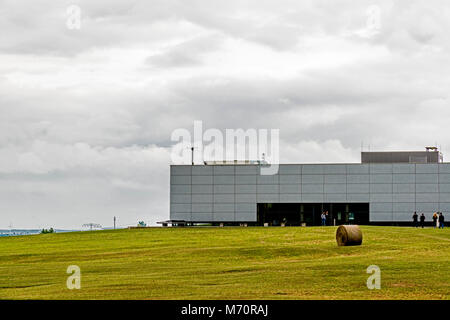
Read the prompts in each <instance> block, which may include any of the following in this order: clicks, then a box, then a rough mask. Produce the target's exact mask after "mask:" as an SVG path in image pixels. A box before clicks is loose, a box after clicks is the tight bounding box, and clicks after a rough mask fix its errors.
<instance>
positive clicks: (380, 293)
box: [0, 226, 450, 299]
mask: <svg viewBox="0 0 450 320" xmlns="http://www.w3.org/2000/svg"><path fill="white" fill-rule="evenodd" d="M361 228H362V231H363V235H364V240H363V244H362V246H358V247H337V245H336V241H335V231H336V228H334V227H308V228H300V227H286V228H280V227H270V228H260V227H255V228H250V227H248V228H243V227H235V228H234V227H233V228H231V227H228V228H227V227H226V228H209V227H198V228H147V229H141V230H136V229H135V230H114V231H93V232H75V233H66V234H47V235H35V236H23V237H2V238H0V298H2V299H449V297H450V229H448V228H447V229H444V230H438V229H430V228H428V229H423V230H422V229H414V228H406V227H404V228H400V227H368V226H365V227H361ZM69 265H78V266H79V267H80V268H81V273H82V278H81V289H80V290H68V289H67V288H66V279H67V277H68V276H69V275H68V274H67V273H66V269H67V267H68V266H69ZM369 265H377V266H379V267H380V268H381V289H380V290H368V289H367V286H366V280H367V277H368V276H369V274H367V273H366V268H367V267H368V266H369Z"/></svg>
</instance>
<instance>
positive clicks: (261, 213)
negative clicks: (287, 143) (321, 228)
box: [170, 149, 450, 225]
mask: <svg viewBox="0 0 450 320" xmlns="http://www.w3.org/2000/svg"><path fill="white" fill-rule="evenodd" d="M361 156H362V161H361V163H348V164H346V163H341V164H280V165H279V171H278V174H275V175H261V174H260V171H261V165H259V164H253V163H252V164H234V163H233V164H221V165H215V164H213V165H172V166H171V167H170V220H171V221H172V222H175V223H176V222H177V221H180V222H181V223H188V224H195V223H213V224H219V223H225V224H239V223H248V224H249V225H263V224H264V223H269V224H272V225H278V224H280V223H281V222H282V221H286V224H287V225H300V224H302V223H306V225H317V224H320V215H321V213H322V212H323V211H328V212H329V215H328V216H329V223H336V224H342V223H358V224H401V223H405V222H410V221H411V217H412V214H413V212H414V211H417V212H418V213H419V214H420V213H422V212H423V213H425V215H426V219H427V221H428V222H430V221H431V216H432V214H433V212H435V211H441V212H443V213H444V215H445V214H446V213H448V212H450V163H444V162H442V155H441V154H440V152H439V151H437V150H434V149H433V150H428V151H426V152H425V151H424V152H397V153H392V152H385V153H384V154H383V153H379V152H374V153H367V152H364V153H362V155H361Z"/></svg>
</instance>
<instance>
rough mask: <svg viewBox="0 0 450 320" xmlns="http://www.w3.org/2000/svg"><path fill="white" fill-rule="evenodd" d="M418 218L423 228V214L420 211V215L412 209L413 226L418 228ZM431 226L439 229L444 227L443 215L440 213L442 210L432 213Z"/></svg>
mask: <svg viewBox="0 0 450 320" xmlns="http://www.w3.org/2000/svg"><path fill="white" fill-rule="evenodd" d="M419 219H420V226H421V227H422V228H423V227H424V226H425V215H424V214H423V213H422V214H421V215H420V218H419V215H418V214H417V212H415V211H414V214H413V226H414V227H416V228H418V227H419ZM432 219H433V227H434V228H436V227H438V228H439V229H441V228H442V229H444V221H445V218H444V215H443V214H442V212H435V213H433V218H432Z"/></svg>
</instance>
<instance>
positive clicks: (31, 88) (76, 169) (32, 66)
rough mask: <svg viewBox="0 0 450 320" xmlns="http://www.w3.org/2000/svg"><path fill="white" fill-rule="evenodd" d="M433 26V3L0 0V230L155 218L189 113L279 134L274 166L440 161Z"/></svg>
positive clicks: (439, 62)
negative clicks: (427, 153) (388, 157)
mask: <svg viewBox="0 0 450 320" xmlns="http://www.w3.org/2000/svg"><path fill="white" fill-rule="evenodd" d="M71 5H77V6H78V7H79V8H80V9H81V22H80V29H77V28H73V26H74V25H73V24H71V21H72V20H70V18H71V17H73V11H70V10H69V12H68V11H67V9H68V7H69V6H71ZM449 30H450V2H449V1H448V0H441V1H439V0H433V1H411V0H404V1H376V0H373V1H365V0H358V1H355V0H352V1H343V0H341V1H336V0H332V1H331V0H330V1H321V0H311V1H305V0H300V1H299V0H283V1H281V0H270V1H269V0H226V1H225V0H221V1H216V0H150V1H130V0H120V1H118V0H104V1H99V0H96V1H92V0H90V1H89V0H86V1H76V0H73V1H64V0H63V1H54V0H47V1H41V0H33V1H22V0H0V112H1V116H0V228H8V226H9V225H10V224H12V225H13V227H16V228H35V227H41V228H42V227H56V228H75V229H79V228H81V225H82V224H83V223H87V222H96V223H100V224H102V225H103V226H111V225H112V219H113V216H114V215H115V216H117V218H118V224H119V225H128V224H135V223H137V221H138V220H144V221H145V222H147V223H151V224H154V223H155V222H156V221H159V220H162V219H168V218H169V205H168V201H169V196H168V195H169V186H168V184H169V164H170V151H171V149H170V148H171V141H170V136H171V133H172V131H173V130H174V129H176V128H186V129H192V126H193V121H194V120H202V121H203V125H204V127H205V128H218V129H221V130H223V129H225V128H244V129H248V128H266V129H271V128H275V129H277V128H279V129H280V139H281V141H280V159H281V162H282V163H283V162H358V161H359V160H360V155H359V152H360V149H361V141H363V142H364V145H365V146H368V145H369V144H370V146H371V150H397V149H400V150H403V149H417V150H422V149H423V148H424V146H426V145H434V144H436V143H437V144H438V145H441V146H442V151H443V152H444V157H445V155H446V154H447V155H448V156H450V144H449V141H448V140H449V139H448V137H449V136H450V126H449V119H450V109H449V104H448V102H449V101H448V97H449V88H450V67H449V65H450V55H449V45H450V32H449Z"/></svg>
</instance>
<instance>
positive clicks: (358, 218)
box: [257, 203, 369, 226]
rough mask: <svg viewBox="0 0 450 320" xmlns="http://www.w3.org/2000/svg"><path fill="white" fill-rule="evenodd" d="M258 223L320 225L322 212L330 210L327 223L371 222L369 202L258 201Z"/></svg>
mask: <svg viewBox="0 0 450 320" xmlns="http://www.w3.org/2000/svg"><path fill="white" fill-rule="evenodd" d="M257 208H258V224H259V225H264V223H269V225H272V226H279V225H281V223H283V222H285V223H286V225H287V226H300V225H302V224H303V223H305V224H306V225H307V226H320V225H321V218H320V216H321V214H322V212H325V211H328V216H327V217H328V218H327V225H328V226H330V225H333V224H334V223H336V225H340V224H361V225H364V224H369V204H368V203H258V207H257Z"/></svg>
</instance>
